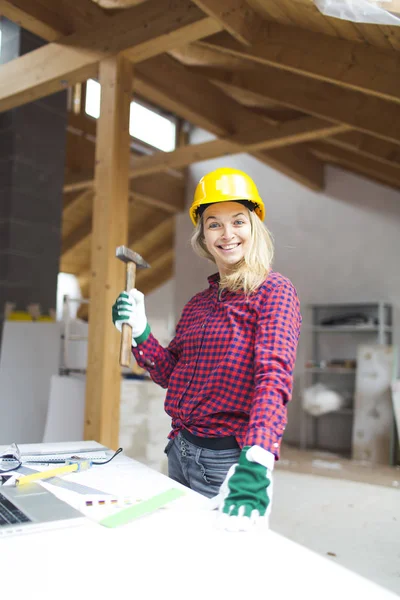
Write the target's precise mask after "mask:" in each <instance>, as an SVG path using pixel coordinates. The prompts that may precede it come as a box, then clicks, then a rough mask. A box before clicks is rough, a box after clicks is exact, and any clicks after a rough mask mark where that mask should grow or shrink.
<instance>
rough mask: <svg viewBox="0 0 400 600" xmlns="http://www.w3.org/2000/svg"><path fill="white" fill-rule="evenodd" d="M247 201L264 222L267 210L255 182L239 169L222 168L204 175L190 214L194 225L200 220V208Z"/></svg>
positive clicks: (198, 185)
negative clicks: (215, 204)
mask: <svg viewBox="0 0 400 600" xmlns="http://www.w3.org/2000/svg"><path fill="white" fill-rule="evenodd" d="M240 200H247V201H248V202H249V203H250V204H253V205H254V206H253V208H254V212H255V213H256V215H257V216H258V217H260V219H261V221H263V220H264V216H265V208H264V202H263V201H262V200H261V198H260V195H259V193H258V190H257V187H256V184H255V183H254V181H253V180H252V179H251V177H249V176H248V175H246V173H243V171H239V170H237V169H229V168H222V169H216V170H215V171H211V173H208V174H207V175H204V177H202V178H201V179H200V181H199V183H198V184H197V187H196V191H195V193H194V199H193V203H192V206H191V207H190V210H189V214H190V218H191V219H192V222H193V225H195V226H196V224H197V221H198V219H199V208H200V206H202V205H205V204H214V203H215V202H235V201H240Z"/></svg>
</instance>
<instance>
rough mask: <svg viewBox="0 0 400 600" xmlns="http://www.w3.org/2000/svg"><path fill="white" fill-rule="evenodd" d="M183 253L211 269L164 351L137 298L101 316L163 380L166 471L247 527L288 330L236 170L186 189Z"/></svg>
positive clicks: (267, 461)
mask: <svg viewBox="0 0 400 600" xmlns="http://www.w3.org/2000/svg"><path fill="white" fill-rule="evenodd" d="M190 217H191V219H192V222H193V224H194V226H195V230H194V233H193V237H192V246H193V248H194V250H195V251H196V252H197V253H198V254H200V256H203V257H205V258H207V259H209V260H211V261H213V262H214V263H215V264H216V266H217V268H218V273H216V274H214V275H211V276H210V277H209V278H208V281H209V287H208V288H207V289H206V290H204V291H202V292H200V293H198V294H196V295H195V296H194V297H193V298H192V299H191V300H189V302H188V303H187V305H186V306H185V308H184V309H183V312H182V316H181V319H180V321H179V323H178V326H177V329H176V335H175V337H174V339H173V340H172V341H171V343H170V344H169V346H168V347H167V348H163V347H162V346H161V345H160V344H159V343H158V342H157V340H156V339H155V338H154V337H153V335H152V334H151V331H150V327H149V325H148V323H147V319H146V313H145V306H144V296H143V294H141V293H140V292H139V291H138V290H131V292H130V293H129V295H128V294H127V293H124V292H123V293H121V294H120V295H119V296H118V299H117V301H116V303H115V304H114V306H113V322H114V324H115V325H116V327H117V328H118V329H119V330H121V328H122V323H123V322H129V324H130V325H131V326H132V347H133V348H132V350H133V354H134V356H135V358H136V360H137V362H138V364H139V365H140V366H141V367H144V368H146V369H147V370H148V371H149V373H150V376H151V378H152V379H153V381H155V382H156V383H158V384H159V385H161V386H162V387H164V388H168V392H167V395H166V399H165V410H166V412H167V413H168V414H169V415H170V416H171V418H172V431H171V433H170V434H169V436H168V437H169V443H168V445H167V447H166V449H165V451H166V453H167V455H168V474H169V476H170V477H171V478H172V479H175V480H176V481H179V482H180V483H182V484H184V485H186V486H188V487H190V488H192V489H194V490H196V491H197V492H200V493H201V494H204V495H206V496H208V497H212V496H215V495H216V494H218V496H217V498H218V504H219V510H220V511H221V513H222V514H223V519H224V520H225V521H226V523H225V525H226V526H227V528H230V529H247V528H248V527H249V525H250V524H251V523H253V522H256V521H257V520H259V519H260V518H261V519H263V521H264V522H265V519H264V517H268V515H269V512H270V508H271V498H272V470H273V467H274V462H275V460H276V459H278V458H279V447H280V442H281V438H282V435H283V432H284V429H285V425H286V405H287V403H288V401H289V400H290V398H291V393H292V384H293V368H294V362H295V356H296V349H297V342H298V337H299V333H300V323H301V316H300V309H299V301H298V297H297V294H296V291H295V289H294V287H293V285H292V284H291V282H290V281H289V280H288V279H286V278H285V277H283V276H282V275H280V274H279V273H276V272H274V271H272V270H271V262H272V258H273V244H272V240H271V237H270V234H269V232H268V230H267V229H266V228H265V226H264V224H263V219H264V203H263V201H262V200H261V198H260V196H259V194H258V191H257V188H256V186H255V184H254V182H253V181H252V180H251V179H250V177H248V176H247V175H246V174H245V173H243V172H242V171H238V170H235V169H227V168H224V169H217V170H216V171H213V172H211V173H209V174H208V175H206V176H205V177H203V178H202V179H201V180H200V182H199V184H198V186H197V188H196V191H195V195H194V200H193V204H192V206H191V208H190Z"/></svg>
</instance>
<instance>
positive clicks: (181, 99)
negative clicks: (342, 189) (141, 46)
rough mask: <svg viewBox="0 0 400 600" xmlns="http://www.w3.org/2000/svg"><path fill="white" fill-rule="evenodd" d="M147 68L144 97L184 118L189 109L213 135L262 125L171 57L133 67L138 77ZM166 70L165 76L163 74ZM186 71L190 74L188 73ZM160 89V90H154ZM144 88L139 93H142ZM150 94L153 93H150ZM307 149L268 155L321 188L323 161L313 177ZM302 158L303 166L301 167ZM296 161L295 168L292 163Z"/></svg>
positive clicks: (303, 180) (295, 175) (301, 180)
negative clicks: (278, 157)
mask: <svg viewBox="0 0 400 600" xmlns="http://www.w3.org/2000/svg"><path fill="white" fill-rule="evenodd" d="M144 67H145V68H146V76H147V77H151V86H149V87H148V88H147V90H146V94H147V96H146V97H147V98H148V99H149V100H151V101H153V102H155V103H157V102H158V103H159V104H160V105H161V106H163V107H165V108H167V106H168V108H169V109H170V110H171V109H172V107H173V108H174V110H175V112H176V113H177V114H178V115H179V116H182V117H183V118H187V115H188V112H189V111H190V113H191V118H190V121H191V122H192V123H193V124H195V125H197V126H198V127H202V128H206V129H208V130H209V131H211V132H212V133H214V134H215V135H218V136H221V135H227V134H231V133H234V132H236V133H239V132H244V133H245V132H247V131H248V130H253V131H254V130H256V129H257V128H258V127H264V126H265V120H264V119H263V118H262V117H260V116H258V115H255V114H254V113H252V111H251V110H249V109H247V108H245V107H243V106H241V105H240V104H239V103H238V102H236V101H235V100H233V99H232V98H230V97H229V96H227V95H226V94H224V93H223V92H221V91H220V90H218V89H217V88H216V86H213V85H212V84H211V83H210V82H209V81H208V80H207V79H206V77H196V76H195V74H192V73H191V72H190V69H189V68H187V67H184V66H183V65H180V64H179V63H177V61H176V60H174V59H172V58H171V57H164V56H163V57H157V58H156V59H152V60H151V61H145V62H144V63H142V64H141V65H139V66H138V67H137V68H136V71H135V72H136V73H138V75H139V79H140V80H142V78H143V71H142V69H143V68H144ZM166 72H168V77H165V73H166ZM188 73H189V76H188ZM157 89H161V90H162V93H158V94H157V93H156V90H157ZM144 91H145V90H144V89H142V92H143V93H144ZM152 93H153V95H152ZM204 118H206V119H207V125H208V126H205V124H204ZM307 158H308V156H307V152H304V150H303V149H302V151H301V152H300V151H297V149H296V148H287V149H286V150H285V152H281V153H280V160H278V159H277V158H276V157H273V158H271V165H272V164H273V165H274V168H275V169H277V170H281V171H282V172H283V173H285V174H286V175H287V174H288V172H291V173H292V176H293V178H294V179H296V181H298V182H299V183H302V184H303V185H306V186H308V187H310V188H311V189H321V180H322V177H321V173H322V170H323V169H322V163H321V164H320V165H319V168H318V171H317V172H316V173H315V175H314V176H313V175H312V173H311V172H310V168H309V163H310V161H311V160H313V161H314V164H315V165H317V162H315V160H314V158H313V157H311V158H310V161H307ZM267 159H268V156H267V153H265V156H264V157H263V162H266V161H267ZM302 161H304V167H302ZM295 163H296V164H297V168H296V170H294V169H293V165H294V164H295Z"/></svg>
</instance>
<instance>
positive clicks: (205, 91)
mask: <svg viewBox="0 0 400 600" xmlns="http://www.w3.org/2000/svg"><path fill="white" fill-rule="evenodd" d="M166 73H168V77H166V76H165V74H166ZM133 91H134V93H136V94H139V95H141V96H142V97H144V98H146V99H148V100H149V101H150V102H153V103H154V104H156V105H157V106H161V107H162V108H164V109H165V110H169V111H171V112H173V113H175V114H177V115H178V116H180V117H181V118H182V119H186V120H187V121H189V122H190V123H193V124H194V125H196V126H197V127H201V128H203V129H206V130H207V131H210V132H211V133H213V134H215V135H218V136H220V135H226V134H227V133H234V132H235V131H237V129H238V123H237V111H236V110H232V102H231V101H230V100H229V99H228V100H227V96H226V94H224V93H223V92H221V91H220V90H218V89H216V87H215V86H213V85H212V84H211V83H210V82H209V81H208V80H207V79H206V78H205V77H198V76H197V75H196V74H193V73H191V72H190V70H189V69H188V68H187V67H185V66H184V65H181V64H180V63H179V62H178V61H177V60H175V59H173V58H172V57H170V56H168V55H162V56H156V57H154V58H151V59H149V60H146V61H144V62H143V63H141V64H139V65H137V66H136V68H135V79H134V87H133ZM234 108H235V109H236V108H237V109H239V106H238V105H237V104H236V105H235V107H234Z"/></svg>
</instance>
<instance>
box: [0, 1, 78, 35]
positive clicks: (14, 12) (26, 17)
mask: <svg viewBox="0 0 400 600" xmlns="http://www.w3.org/2000/svg"><path fill="white" fill-rule="evenodd" d="M0 15H2V16H3V17H6V18H7V19H9V20H10V21H13V22H14V23H16V24H17V25H19V26H20V27H23V28H24V29H26V30H27V31H31V32H32V33H34V34H35V35H38V36H39V37H41V38H42V39H44V40H47V41H49V42H54V41H55V40H56V39H57V38H59V37H61V36H63V35H69V34H70V33H72V30H71V28H70V26H69V25H68V23H66V22H65V20H63V19H62V18H61V17H60V16H58V15H57V14H55V13H54V12H52V11H50V10H48V8H46V7H44V6H43V5H41V4H40V2H37V1H35V0H0Z"/></svg>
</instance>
